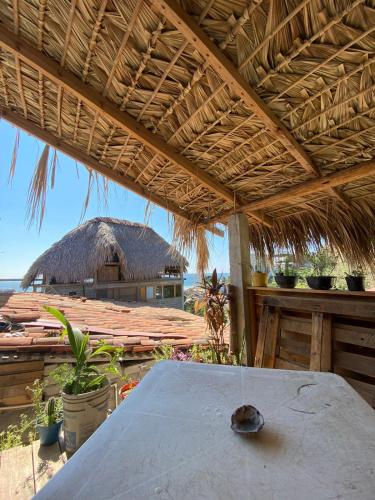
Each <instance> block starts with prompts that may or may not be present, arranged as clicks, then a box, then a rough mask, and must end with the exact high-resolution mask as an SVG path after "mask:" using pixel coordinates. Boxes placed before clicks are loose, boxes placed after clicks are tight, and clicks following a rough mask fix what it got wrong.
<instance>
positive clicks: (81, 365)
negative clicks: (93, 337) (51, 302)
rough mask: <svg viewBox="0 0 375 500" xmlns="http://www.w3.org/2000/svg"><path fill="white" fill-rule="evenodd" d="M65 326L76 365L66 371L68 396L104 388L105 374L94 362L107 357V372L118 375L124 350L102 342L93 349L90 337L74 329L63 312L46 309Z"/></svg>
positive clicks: (63, 333)
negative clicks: (120, 357) (100, 357)
mask: <svg viewBox="0 0 375 500" xmlns="http://www.w3.org/2000/svg"><path fill="white" fill-rule="evenodd" d="M44 308H45V310H46V311H48V312H49V313H51V314H52V315H53V316H54V317H55V318H56V319H57V320H59V321H60V322H61V324H62V325H63V326H64V329H63V332H62V336H66V335H67V336H68V340H69V344H70V347H71V349H72V353H73V356H74V357H75V360H76V362H75V365H74V366H73V367H72V368H71V369H69V368H68V369H66V373H65V376H66V378H65V380H64V382H63V383H64V385H63V390H64V392H65V393H67V394H73V395H77V394H84V393H86V392H90V391H94V390H96V389H99V388H101V387H103V386H104V385H105V383H106V381H107V377H106V374H105V373H100V371H99V369H98V367H97V366H95V365H93V364H92V362H93V361H94V360H95V358H98V357H99V356H107V357H108V361H109V365H108V367H107V370H106V371H109V372H111V373H116V371H117V368H116V362H117V360H118V357H119V356H120V354H121V352H122V349H119V348H115V347H113V346H110V345H108V344H106V343H105V342H100V343H99V345H98V347H96V348H95V349H92V348H91V347H90V345H89V341H90V336H89V334H88V333H86V334H84V333H82V332H81V330H80V329H79V328H73V327H72V326H71V324H70V323H69V321H68V320H67V319H66V317H65V316H64V315H63V313H62V312H61V311H59V310H58V309H55V308H53V307H48V306H45V307H44Z"/></svg>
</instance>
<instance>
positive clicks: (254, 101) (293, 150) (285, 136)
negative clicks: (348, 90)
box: [152, 0, 320, 175]
mask: <svg viewBox="0 0 375 500" xmlns="http://www.w3.org/2000/svg"><path fill="white" fill-rule="evenodd" d="M152 5H153V6H154V7H155V8H156V9H157V10H158V11H159V12H160V13H161V14H162V15H163V16H165V17H166V18H167V19H168V20H169V21H170V22H171V23H172V24H173V25H174V26H176V28H177V29H178V30H179V31H180V32H181V33H182V34H183V35H184V36H185V38H186V39H187V40H188V41H189V42H190V43H191V44H192V45H193V46H194V47H195V48H196V49H197V50H198V51H199V52H200V53H201V54H202V56H203V57H204V58H205V59H206V60H207V61H208V62H209V63H210V65H211V66H212V67H213V68H214V69H215V71H216V73H217V74H218V75H219V76H220V78H221V79H222V80H223V81H224V82H226V83H228V85H229V86H230V87H231V88H232V89H233V90H234V91H235V92H236V94H237V95H238V96H239V97H240V98H241V99H242V100H243V101H244V103H245V104H246V105H247V107H248V108H249V109H250V110H251V111H252V112H253V113H254V114H255V115H257V116H258V117H259V118H261V119H262V120H264V123H265V125H266V127H267V128H268V129H269V130H270V131H271V133H272V134H274V135H275V136H277V137H278V138H279V140H280V142H281V143H282V144H283V145H284V147H285V148H286V149H288V151H289V152H290V154H291V155H292V156H293V157H294V158H296V160H297V161H298V162H299V163H300V165H301V166H302V167H303V168H304V169H305V170H306V171H308V172H310V173H312V174H314V175H320V173H319V171H318V169H317V168H316V166H315V165H314V163H313V162H312V160H311V159H310V157H309V155H308V154H307V153H306V151H305V150H304V149H303V147H302V146H301V145H300V144H299V143H298V142H297V140H296V139H295V138H294V137H293V136H292V134H291V133H290V132H289V130H288V129H287V128H286V127H285V125H283V123H282V122H281V121H280V120H279V119H278V118H277V117H276V116H275V115H274V113H273V112H272V111H271V110H270V109H269V108H268V106H267V105H266V104H265V103H264V102H263V101H262V99H261V98H260V97H259V96H258V95H257V94H256V93H255V91H254V90H253V89H252V88H251V87H250V85H249V84H248V83H247V81H246V80H245V79H244V78H243V77H242V76H241V75H240V73H239V72H238V70H237V69H236V68H235V66H234V65H233V64H232V63H231V62H230V61H229V59H228V58H227V57H226V56H225V55H224V53H223V52H222V51H221V50H220V49H219V48H218V47H217V46H216V45H215V44H214V43H213V42H212V41H211V40H210V39H209V37H208V36H207V35H206V34H205V33H204V31H203V30H202V29H201V28H200V27H199V26H198V25H197V24H196V22H195V21H194V20H193V19H192V18H191V17H190V16H188V15H187V14H186V12H185V11H184V10H183V9H182V8H181V7H180V6H179V5H177V4H176V2H175V1H174V0H153V1H152Z"/></svg>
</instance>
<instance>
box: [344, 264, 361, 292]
mask: <svg viewBox="0 0 375 500" xmlns="http://www.w3.org/2000/svg"><path fill="white" fill-rule="evenodd" d="M345 281H346V284H347V286H348V290H350V291H351V292H364V291H365V286H364V281H365V276H364V273H363V270H362V269H361V268H359V269H355V270H353V271H351V273H349V274H348V273H346V276H345Z"/></svg>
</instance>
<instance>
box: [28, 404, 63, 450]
mask: <svg viewBox="0 0 375 500" xmlns="http://www.w3.org/2000/svg"><path fill="white" fill-rule="evenodd" d="M62 423H63V415H62V401H61V398H49V400H48V401H47V403H46V404H45V405H44V409H43V411H42V412H40V413H39V415H37V419H36V426H35V429H36V432H37V433H38V434H39V439H40V444H41V445H43V446H49V445H51V444H54V443H56V442H57V441H58V439H59V432H60V429H61V424H62Z"/></svg>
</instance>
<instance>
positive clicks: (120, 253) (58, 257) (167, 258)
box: [22, 217, 187, 288]
mask: <svg viewBox="0 0 375 500" xmlns="http://www.w3.org/2000/svg"><path fill="white" fill-rule="evenodd" d="M115 255H117V257H118V259H119V263H120V266H121V272H122V275H123V278H124V280H126V281H141V280H147V279H154V278H157V277H159V276H160V275H161V274H164V273H165V272H166V270H168V269H169V268H170V269H176V268H179V269H181V270H185V268H186V266H187V262H186V260H185V259H184V258H183V257H182V256H181V255H180V254H179V253H177V252H176V251H175V250H174V249H173V248H172V247H171V246H170V245H169V244H168V243H167V242H166V241H165V240H164V239H163V238H162V237H161V236H159V235H158V234H157V233H156V232H155V231H154V230H153V229H151V228H150V227H147V226H145V225H143V224H136V223H134V222H129V221H126V220H119V219H113V218H109V217H96V218H95V219H91V220H89V221H87V222H85V223H84V224H81V225H80V226H78V227H76V228H75V229H73V230H72V231H70V232H69V233H68V234H66V235H65V236H64V237H63V238H61V240H59V241H58V242H56V243H54V244H53V245H52V246H51V248H49V249H48V250H46V251H45V252H44V253H43V254H42V255H41V256H40V257H38V259H36V261H35V262H34V263H33V264H32V266H31V267H30V269H29V270H28V271H27V273H26V274H25V276H24V278H23V281H22V287H23V288H27V287H28V286H29V285H30V284H31V283H32V282H33V281H34V280H35V278H36V277H37V276H39V275H44V276H48V277H49V278H51V277H54V278H56V280H57V282H58V283H72V282H76V281H82V280H84V279H88V278H93V277H94V276H95V273H96V271H97V270H98V269H99V268H101V267H102V266H103V265H104V264H105V263H106V262H108V261H112V260H113V257H114V256H115Z"/></svg>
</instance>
